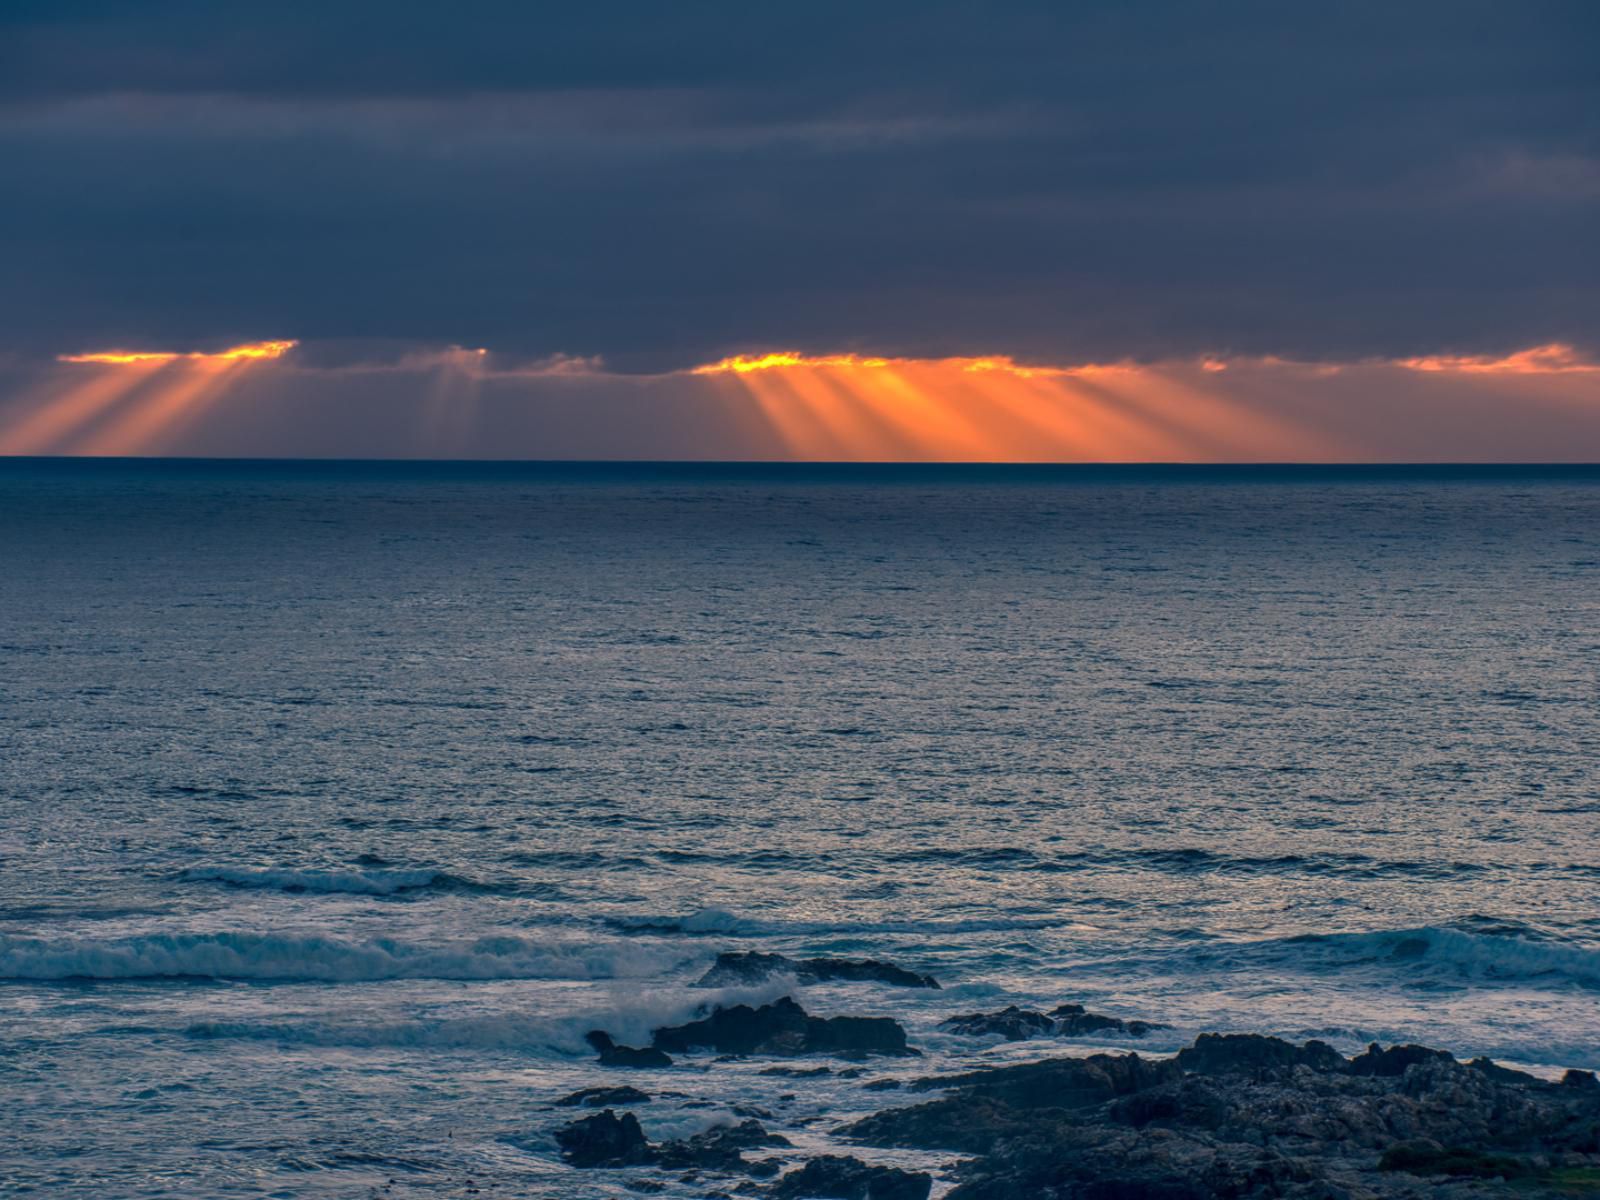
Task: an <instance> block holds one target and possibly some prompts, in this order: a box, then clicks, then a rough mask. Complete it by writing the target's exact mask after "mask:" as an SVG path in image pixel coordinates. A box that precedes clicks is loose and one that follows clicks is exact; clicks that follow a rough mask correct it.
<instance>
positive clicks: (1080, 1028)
mask: <svg viewBox="0 0 1600 1200" xmlns="http://www.w3.org/2000/svg"><path fill="white" fill-rule="evenodd" d="M939 1025H940V1028H943V1029H948V1030H949V1031H950V1032H951V1033H958V1034H961V1035H963V1036H965V1037H990V1036H993V1035H995V1034H998V1035H999V1036H1001V1037H1003V1038H1005V1039H1006V1041H1008V1042H1021V1041H1026V1040H1028V1039H1029V1038H1036V1037H1087V1036H1090V1035H1092V1034H1097V1033H1125V1034H1128V1035H1129V1036H1130V1037H1143V1036H1144V1035H1145V1034H1147V1033H1149V1032H1150V1031H1151V1030H1152V1029H1165V1028H1167V1026H1165V1025H1156V1024H1153V1023H1152V1022H1149V1021H1124V1020H1123V1019H1122V1018H1121V1017H1107V1016H1103V1015H1101V1014H1100V1013H1092V1012H1090V1011H1089V1010H1088V1009H1086V1008H1084V1006H1083V1005H1081V1004H1062V1005H1058V1006H1057V1007H1055V1008H1053V1009H1051V1010H1050V1011H1049V1012H1048V1013H1041V1012H1034V1011H1033V1010H1031V1009H1026V1008H1018V1007H1017V1006H1016V1005H1014V1004H1013V1005H1011V1006H1010V1007H1009V1008H1003V1009H1001V1010H1000V1011H999V1012H992V1013H965V1014H962V1015H959V1016H954V1017H948V1018H946V1019H945V1020H943V1021H941V1022H939Z"/></svg>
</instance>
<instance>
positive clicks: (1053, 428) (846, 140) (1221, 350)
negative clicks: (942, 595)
mask: <svg viewBox="0 0 1600 1200" xmlns="http://www.w3.org/2000/svg"><path fill="white" fill-rule="evenodd" d="M1597 58H1600V6H1597V5H1595V4H1593V3H1591V2H1589V0H1515V2H1512V0H1498V2H1495V3H1484V2H1481V0H1409V2H1408V3H1405V4H1394V3H1392V2H1382V3H1378V2H1373V3H1368V2H1365V0H1350V2H1348V3H1340V4H1332V5H1308V4H1283V3H1281V2H1266V0H1262V2H1259V3H1244V2H1237V3H1231V2H1223V3H1216V4H1194V3H1192V2H1187V0H1185V2H1177V0H1172V2H1160V3H1158V2H1144V0H1127V2H1123V3H1116V4H1105V3H1097V4H1068V3H1061V2H1056V3H1047V4H1028V3H1016V4H997V3H988V4H975V3H961V4H954V3H941V2H938V0H925V2H921V3H916V4H910V3H896V2H892V0H888V2H879V3H872V4H861V3H851V4H840V3H829V2H825V0H824V2H815V0H813V2H808V3H805V4H788V3H772V4H748V3H742V4H730V3H716V4H712V3H696V2H686V3H677V4H659V3H653V4H645V3H617V2H605V0H589V2H586V3H584V4H581V5H577V4H573V5H548V4H527V3H521V2H518V3H512V2H509V0H507V2H477V3H474V2H471V0H467V2H463V3H456V4H451V5H441V4H437V3H426V4H422V3H411V2H409V0H387V2H385V3H368V2H367V0H343V2H341V3H337V4H331V3H326V2H322V3H309V2H305V0H284V2H280V3H277V4H274V5H272V6H247V5H237V4H215V3H211V2H198V0H185V2H167V0H140V2H138V3H115V2H103V3H89V2H73V0H37V2H36V0H10V2H9V3H7V4H5V5H4V6H0V162H4V163H5V164H6V166H5V168H4V170H3V175H4V182H5V186H4V187H0V262H3V263H4V264H5V266H4V269H3V270H0V453H11V454H19V453H21V454H38V453H84V454H219V455H247V456H254V455H318V456H320V455H332V456H356V457H359V456H381V457H424V458H426V457H467V458H471V457H497V458H498V457H511V458H567V457H578V458H749V459H765V458H779V459H781V458H813V459H814V458H832V459H871V460H882V459H893V460H905V459H922V458H930V459H979V460H985V461H997V460H999V461H1003V460H1009V459H1026V460H1035V461H1037V460H1046V461H1056V460H1061V461H1078V460H1113V461H1130V460H1132V461H1145V460H1150V461H1169V460H1179V461H1219V460H1220V461H1252V460H1254V461H1259V460H1264V459H1265V460H1274V461H1288V460H1316V461H1338V460H1358V461H1359V460H1372V461H1435V460H1463V459H1465V460H1485V459H1531V460H1548V461H1554V460H1568V461H1570V460H1574V459H1577V460H1600V370H1596V366H1595V364H1597V363H1600V71H1596V70H1595V69H1594V63H1595V61H1596V59H1597ZM263 347H265V348H266V349H262V348H263Z"/></svg>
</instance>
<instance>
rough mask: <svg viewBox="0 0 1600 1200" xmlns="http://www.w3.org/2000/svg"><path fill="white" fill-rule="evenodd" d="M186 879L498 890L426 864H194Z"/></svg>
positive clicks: (331, 889)
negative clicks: (316, 866) (408, 866)
mask: <svg viewBox="0 0 1600 1200" xmlns="http://www.w3.org/2000/svg"><path fill="white" fill-rule="evenodd" d="M178 878H179V879H180V880H182V881H183V882H185V883H224V884H227V885H228V886H229V887H237V888H260V889H262V890H265V891H276V892H313V893H348V894H351V895H357V896H397V895H400V894H402V893H405V892H421V891H469V892H485V891H494V890H496V889H494V888H493V887H492V886H491V885H488V884H483V883H478V882H477V881H476V880H472V879H466V878H463V877H462V876H460V875H452V874H450V873H449V872H448V871H436V870H430V869H428V868H425V867H419V868H411V869H379V868H373V867H367V868H361V869H354V868H344V869H339V868H329V869H325V870H296V869H294V868H290V867H226V866H213V867H190V868H189V869H188V870H185V871H182V872H180V873H179V875H178Z"/></svg>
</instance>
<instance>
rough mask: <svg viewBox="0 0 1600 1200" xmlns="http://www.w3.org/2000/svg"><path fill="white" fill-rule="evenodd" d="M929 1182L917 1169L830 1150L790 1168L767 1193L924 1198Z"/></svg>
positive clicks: (841, 1198)
mask: <svg viewBox="0 0 1600 1200" xmlns="http://www.w3.org/2000/svg"><path fill="white" fill-rule="evenodd" d="M932 1186H933V1179H932V1177H931V1176H928V1175H924V1174H922V1173H920V1172H916V1171H903V1170H901V1169H900V1168H899V1167H878V1166H872V1165H870V1164H868V1163H864V1162H862V1161H861V1160H860V1159H859V1158H846V1157H844V1156H842V1155H836V1154H829V1155H824V1156H823V1157H821V1158H813V1159H811V1160H810V1161H809V1162H807V1163H806V1165H805V1166H803V1167H801V1168H800V1169H799V1170H798V1171H791V1172H789V1174H787V1175H785V1176H784V1177H783V1178H782V1179H780V1180H778V1182H777V1183H776V1184H774V1185H773V1186H772V1188H771V1189H770V1190H769V1191H768V1193H767V1195H769V1196H771V1197H772V1198H773V1200H800V1197H816V1198H818V1200H927V1197H928V1192H929V1190H930V1189H931V1188H932Z"/></svg>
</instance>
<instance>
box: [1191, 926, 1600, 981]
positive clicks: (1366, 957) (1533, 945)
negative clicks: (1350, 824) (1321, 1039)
mask: <svg viewBox="0 0 1600 1200" xmlns="http://www.w3.org/2000/svg"><path fill="white" fill-rule="evenodd" d="M1185 955H1186V956H1187V957H1188V958H1189V959H1190V960H1191V961H1192V963H1193V964H1194V965H1196V966H1199V967H1201V968H1203V969H1213V968H1215V967H1218V966H1222V967H1225V968H1229V969H1241V968H1253V967H1261V966H1267V965H1271V966H1276V967H1288V968H1290V969H1293V970H1299V971H1306V972H1309V973H1314V974H1324V973H1342V972H1347V971H1351V970H1369V971H1378V972H1382V973H1384V974H1392V973H1399V974H1402V975H1405V976H1408V977H1411V978H1413V979H1415V980H1416V981H1419V982H1434V983H1453V982H1463V983H1470V982H1482V983H1497V982H1525V981H1529V980H1540V981H1543V982H1558V983H1570V984H1575V985H1577V986H1580V987H1584V988H1600V948H1595V947H1592V946H1587V945H1583V944H1580V943H1576V942H1571V941H1566V940H1563V939H1560V938H1557V937H1555V936H1553V935H1550V934H1546V933H1544V932H1543V931H1541V930H1538V929H1536V928H1534V927H1532V926H1527V925H1523V924H1521V923H1518V922H1508V921H1495V920H1491V919H1489V918H1482V917H1469V918H1465V919H1463V920H1461V921H1457V922H1452V923H1450V924H1447V925H1423V926H1418V927H1416V928H1411V929H1392V930H1380V931H1374V932H1364V933H1329V934H1305V935H1301V936H1298V937H1289V938H1275V939H1272V940H1269V941H1264V942H1248V943H1233V944H1229V945H1225V946H1209V947H1205V948H1191V949H1189V950H1186V951H1185Z"/></svg>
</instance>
